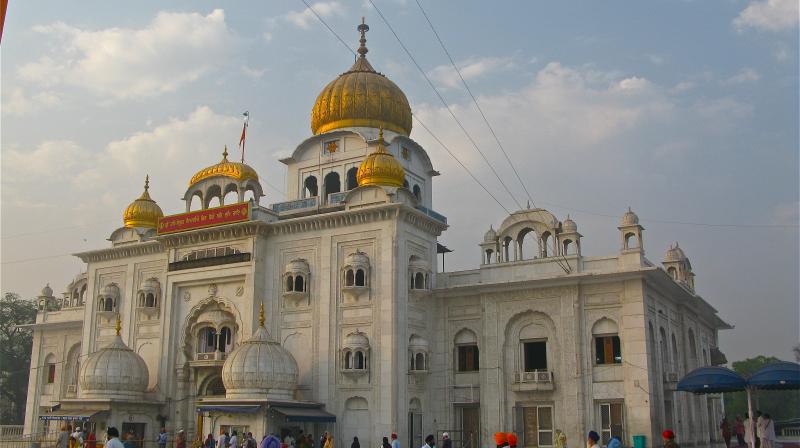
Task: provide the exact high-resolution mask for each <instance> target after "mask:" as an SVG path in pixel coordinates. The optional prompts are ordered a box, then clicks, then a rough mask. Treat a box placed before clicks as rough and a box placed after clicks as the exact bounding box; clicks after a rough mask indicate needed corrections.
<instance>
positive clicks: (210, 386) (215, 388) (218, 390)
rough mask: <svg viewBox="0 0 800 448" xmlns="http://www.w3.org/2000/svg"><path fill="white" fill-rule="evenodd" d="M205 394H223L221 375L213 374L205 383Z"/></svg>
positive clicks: (219, 395)
mask: <svg viewBox="0 0 800 448" xmlns="http://www.w3.org/2000/svg"><path fill="white" fill-rule="evenodd" d="M205 395H206V396H215V397H222V396H225V383H223V382H222V377H220V376H215V377H214V378H212V379H211V380H210V381H209V382H208V383H207V384H206V390H205Z"/></svg>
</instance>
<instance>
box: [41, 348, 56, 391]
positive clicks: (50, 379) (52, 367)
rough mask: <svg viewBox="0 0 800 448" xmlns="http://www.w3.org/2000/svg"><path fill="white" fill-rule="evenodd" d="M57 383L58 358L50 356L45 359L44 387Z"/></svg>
mask: <svg viewBox="0 0 800 448" xmlns="http://www.w3.org/2000/svg"><path fill="white" fill-rule="evenodd" d="M55 382H56V356H55V355H54V354H52V353H51V354H49V355H47V357H46V358H45V359H44V372H42V383H43V384H44V385H48V384H53V383H55Z"/></svg>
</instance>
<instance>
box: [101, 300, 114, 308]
mask: <svg viewBox="0 0 800 448" xmlns="http://www.w3.org/2000/svg"><path fill="white" fill-rule="evenodd" d="M101 303H103V304H104V307H103V311H114V299H112V298H111V297H106V299H105V302H102V300H101Z"/></svg>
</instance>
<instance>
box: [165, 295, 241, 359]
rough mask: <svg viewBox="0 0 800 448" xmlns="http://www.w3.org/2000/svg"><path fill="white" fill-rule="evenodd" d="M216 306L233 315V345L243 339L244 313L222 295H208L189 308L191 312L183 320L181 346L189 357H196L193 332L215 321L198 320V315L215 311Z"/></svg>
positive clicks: (221, 310)
mask: <svg viewBox="0 0 800 448" xmlns="http://www.w3.org/2000/svg"><path fill="white" fill-rule="evenodd" d="M215 306H216V307H217V310H216V311H219V312H227V313H230V314H231V315H232V316H233V328H232V330H233V345H234V346H235V345H238V343H239V341H241V339H242V337H241V331H240V329H241V325H240V322H242V315H241V313H240V312H239V310H238V309H237V308H236V305H234V304H233V303H232V302H231V301H229V300H227V299H224V298H221V297H207V298H205V299H203V300H201V301H200V302H199V303H198V304H197V305H195V306H194V307H193V308H192V309H191V310H189V313H188V314H187V315H186V319H185V320H184V322H183V331H182V333H181V345H180V347H181V350H182V351H183V354H184V355H185V356H186V358H187V359H192V358H193V357H194V354H193V353H192V350H191V348H192V347H193V345H194V339H195V338H194V334H193V333H194V330H195V329H196V327H197V326H198V325H202V324H204V323H213V322H210V321H209V322H207V321H205V320H203V321H200V322H198V317H200V316H201V315H202V314H203V313H205V312H206V311H215V310H213V309H212V308H213V307H215Z"/></svg>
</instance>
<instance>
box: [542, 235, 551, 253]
mask: <svg viewBox="0 0 800 448" xmlns="http://www.w3.org/2000/svg"><path fill="white" fill-rule="evenodd" d="M549 242H550V232H543V233H542V250H541V252H542V257H547V256H548V255H547V244H548V243H549Z"/></svg>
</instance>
